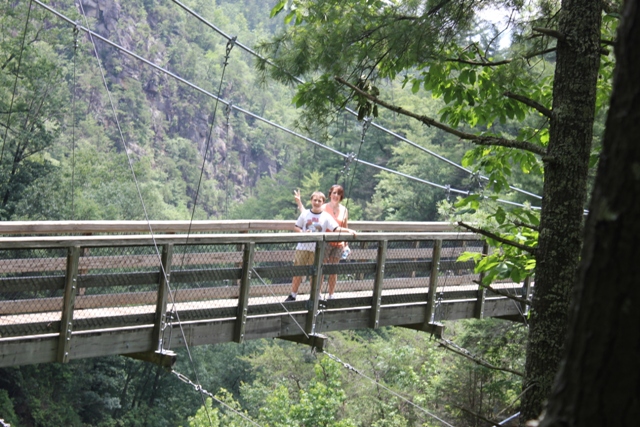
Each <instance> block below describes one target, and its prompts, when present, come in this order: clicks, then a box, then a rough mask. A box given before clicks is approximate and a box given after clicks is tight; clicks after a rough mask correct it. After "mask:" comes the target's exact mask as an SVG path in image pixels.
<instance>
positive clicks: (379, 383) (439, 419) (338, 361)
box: [323, 351, 454, 427]
mask: <svg viewBox="0 0 640 427" xmlns="http://www.w3.org/2000/svg"><path fill="white" fill-rule="evenodd" d="M323 353H324V354H326V355H327V357H329V358H330V359H332V360H333V361H335V362H337V363H339V364H341V365H342V366H343V367H345V368H346V369H348V370H350V371H353V372H355V373H356V374H358V375H360V376H362V377H364V378H366V379H368V380H369V381H371V382H373V383H374V384H376V385H377V386H379V387H381V388H383V389H384V390H386V391H388V392H389V393H391V394H392V395H394V396H396V397H397V398H399V399H401V400H403V401H405V402H407V403H408V404H410V405H411V406H413V407H414V408H416V409H419V410H420V411H422V412H424V413H425V414H427V415H428V416H430V417H431V418H433V419H435V420H438V421H440V422H441V423H442V424H444V425H445V426H447V427H454V426H453V425H451V424H449V423H448V422H446V421H445V420H443V419H442V418H440V417H438V416H437V415H436V414H434V413H432V412H430V411H428V410H426V409H424V408H423V407H421V406H420V405H417V404H415V403H413V402H412V401H411V400H409V399H407V398H406V397H404V396H402V395H401V394H400V393H398V392H396V391H395V390H393V389H391V388H389V387H387V386H386V385H384V384H382V383H381V382H379V381H378V380H375V379H373V378H370V377H368V376H367V375H365V374H364V373H362V372H361V371H360V370H359V369H356V368H355V367H353V366H352V365H350V364H349V363H346V362H343V361H342V360H340V358H339V357H337V356H335V355H333V354H331V353H327V352H326V351H325V352H323Z"/></svg>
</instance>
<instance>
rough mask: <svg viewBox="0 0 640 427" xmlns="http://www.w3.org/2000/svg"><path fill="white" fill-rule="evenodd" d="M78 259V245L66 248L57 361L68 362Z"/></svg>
mask: <svg viewBox="0 0 640 427" xmlns="http://www.w3.org/2000/svg"><path fill="white" fill-rule="evenodd" d="M79 259H80V247H79V246H72V247H70V248H68V250H67V272H66V276H65V284H64V297H63V302H62V318H61V319H60V339H59V340H58V355H57V361H58V362H60V363H68V362H69V349H70V348H71V335H72V332H73V310H74V306H75V301H76V290H77V287H78V286H77V285H78V262H79Z"/></svg>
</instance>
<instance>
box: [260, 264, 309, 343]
mask: <svg viewBox="0 0 640 427" xmlns="http://www.w3.org/2000/svg"><path fill="white" fill-rule="evenodd" d="M251 271H252V272H253V274H255V275H256V277H257V278H258V280H260V281H261V282H262V284H263V285H265V286H266V287H267V289H269V292H271V295H272V296H274V297H276V298H278V295H276V294H275V293H274V292H273V289H271V286H270V285H269V284H267V282H265V281H264V280H263V279H262V277H260V275H259V274H258V272H257V271H256V269H255V268H252V269H251ZM278 303H279V304H280V305H281V306H282V308H284V311H286V312H287V315H289V317H291V320H293V323H295V324H296V326H297V327H298V329H300V330H301V331H302V333H303V334H304V336H305V337H307V338H309V335H308V334H307V332H306V331H305V330H304V328H303V327H302V326H300V324H299V323H298V322H297V320H296V319H295V318H294V317H293V315H292V314H291V312H290V311H289V310H287V307H285V305H284V304H283V303H282V302H281V301H278Z"/></svg>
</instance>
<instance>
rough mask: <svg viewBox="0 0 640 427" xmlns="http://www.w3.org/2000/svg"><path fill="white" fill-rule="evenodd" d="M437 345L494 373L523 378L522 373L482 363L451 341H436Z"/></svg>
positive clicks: (482, 361)
mask: <svg viewBox="0 0 640 427" xmlns="http://www.w3.org/2000/svg"><path fill="white" fill-rule="evenodd" d="M438 344H439V345H440V346H441V347H444V348H446V349H447V350H450V351H452V352H454V353H456V354H458V355H460V356H462V357H466V358H467V359H469V360H471V361H473V362H475V363H477V364H478V365H480V366H484V367H485V368H489V369H494V370H496V371H503V372H509V373H511V374H514V375H518V376H520V377H524V373H522V372H519V371H516V370H514V369H510V368H501V367H499V366H494V365H492V364H491V363H489V362H487V361H484V360H482V359H480V358H478V357H476V356H474V355H473V354H471V353H470V352H469V351H468V350H465V349H463V348H460V347H459V346H458V345H457V344H455V343H454V342H453V341H449V340H446V339H444V338H443V339H440V340H438Z"/></svg>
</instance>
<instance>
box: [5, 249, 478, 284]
mask: <svg viewBox="0 0 640 427" xmlns="http://www.w3.org/2000/svg"><path fill="white" fill-rule="evenodd" d="M462 252H464V248H455V250H454V251H451V252H450V253H449V254H448V256H450V257H457V256H459V255H460V254H461V253H462ZM294 253H295V250H294V249H291V250H276V251H257V252H256V253H255V255H254V262H255V263H256V264H259V263H268V262H282V261H283V260H292V259H293V257H294ZM376 256H377V249H357V248H354V249H352V252H351V259H357V260H371V262H373V260H375V259H376ZM432 257H433V249H431V248H418V249H416V250H414V251H412V252H411V258H417V259H431V258H432ZM387 259H395V260H400V259H407V251H406V250H405V249H389V250H388V251H387ZM241 262H242V252H237V251H233V252H204V253H203V252H199V253H190V254H186V255H184V256H182V255H181V256H180V265H181V266H182V267H181V268H187V267H188V266H192V265H216V264H228V265H231V264H236V263H241ZM149 267H159V260H158V256H157V255H155V254H153V255H151V254H149V255H111V256H85V257H82V258H80V264H79V267H78V268H79V269H80V271H82V272H83V273H82V274H81V277H82V280H86V281H87V282H86V285H87V286H92V285H91V281H92V280H93V279H92V277H93V275H92V274H90V270H92V269H99V270H105V269H109V268H129V269H134V268H149ZM65 268H66V259H65V258H27V259H3V260H0V273H5V274H9V273H30V272H34V273H35V272H49V271H51V272H53V271H60V272H63V271H64V269H65ZM222 268H225V267H222ZM442 268H443V269H450V270H454V269H467V268H473V262H466V263H459V262H455V261H447V263H446V264H444V261H443V264H442ZM237 271H238V272H239V271H240V269H238V270H237ZM140 274H144V273H140ZM147 274H156V273H147ZM16 279H17V278H16ZM1 280H6V279H0V281H1ZM149 280H152V282H151V283H157V281H156V280H153V279H149Z"/></svg>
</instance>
